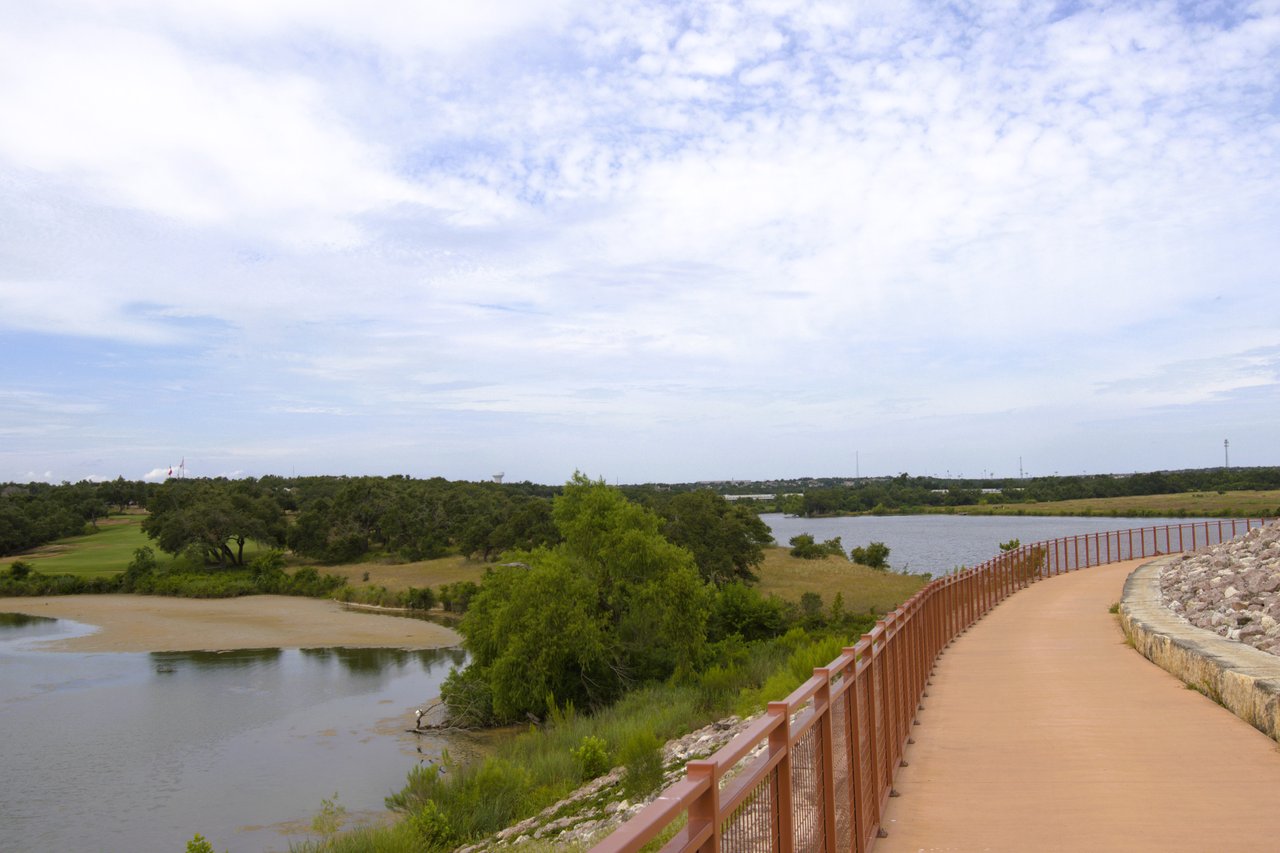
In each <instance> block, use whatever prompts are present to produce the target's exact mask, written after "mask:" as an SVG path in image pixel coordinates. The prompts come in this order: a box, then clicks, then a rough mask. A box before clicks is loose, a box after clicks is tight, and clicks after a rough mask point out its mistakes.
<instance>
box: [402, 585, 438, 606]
mask: <svg viewBox="0 0 1280 853" xmlns="http://www.w3.org/2000/svg"><path fill="white" fill-rule="evenodd" d="M404 606H405V607H408V608H409V609H410V610H430V609H431V608H433V607H435V606H436V594H435V592H433V591H432V589H431V587H424V588H423V589H417V588H415V587H412V586H411V587H409V590H408V591H407V592H406V593H404Z"/></svg>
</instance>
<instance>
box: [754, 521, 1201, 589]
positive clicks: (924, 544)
mask: <svg viewBox="0 0 1280 853" xmlns="http://www.w3.org/2000/svg"><path fill="white" fill-rule="evenodd" d="M760 517H761V518H762V519H764V521H765V523H766V524H768V525H769V529H770V530H771V531H773V538H774V539H776V540H777V542H778V544H779V545H786V544H787V542H789V541H790V540H791V537H793V536H797V535H799V534H801V533H808V534H811V535H812V536H813V538H814V539H816V540H817V541H819V542H822V541H825V540H827V539H831V538H833V537H836V536H839V537H840V541H841V543H843V545H844V548H845V551H848V550H849V549H850V548H853V547H857V546H861V547H866V546H867V545H868V544H870V543H871V542H883V543H884V544H886V545H888V546H889V565H890V567H891V568H892V569H893V570H894V571H904V570H905V571H908V572H915V573H923V572H929V573H930V574H932V575H933V576H934V577H937V576H939V575H942V574H944V573H946V572H949V571H951V570H952V569H954V568H956V567H957V566H975V565H977V564H978V563H981V562H984V561H986V560H989V559H991V558H992V557H994V556H995V555H996V554H998V553H1000V543H1001V542H1008V541H1009V540H1010V539H1018V540H1020V541H1021V542H1022V544H1023V545H1029V544H1031V543H1033V542H1043V541H1044V540H1046V539H1057V538H1058V537H1060V536H1074V535H1076V534H1081V533H1101V532H1103V531H1107V530H1128V529H1130V528H1133V527H1152V526H1158V525H1165V524H1181V523H1184V522H1189V521H1195V520H1196V519H1192V518H1096V517H1089V518H1080V517H1074V516H1073V517H1064V516H1053V517H1049V516H1027V515H973V516H964V515H857V516H847V517H840V518H797V517H795V516H785V515H782V514H780V513H770V514H765V515H761V516H760Z"/></svg>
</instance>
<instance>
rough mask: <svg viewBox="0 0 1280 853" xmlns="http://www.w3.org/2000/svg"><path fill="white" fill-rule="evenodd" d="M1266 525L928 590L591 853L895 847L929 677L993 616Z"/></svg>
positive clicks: (1039, 551) (1018, 561)
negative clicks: (1042, 587) (1075, 580)
mask: <svg viewBox="0 0 1280 853" xmlns="http://www.w3.org/2000/svg"><path fill="white" fill-rule="evenodd" d="M1264 523H1266V522H1265V520H1264V519H1222V520H1215V521H1197V522H1188V523H1185V524H1172V525H1163V526H1155V527H1142V528H1134V529H1131V530H1119V531H1110V532H1104V533H1087V534H1082V535H1079V536H1066V537H1063V538H1061V539H1052V540H1049V541H1046V542H1038V543H1035V544H1032V545H1023V546H1021V547H1019V548H1017V549H1016V550H1013V551H1008V552H1005V553H1003V554H1000V555H999V556H997V557H993V558H992V559H990V560H988V561H987V562H985V563H982V564H981V565H979V566H976V567H974V568H972V569H962V570H961V571H958V572H955V573H953V574H949V575H945V576H943V577H941V578H938V579H936V580H934V581H932V582H930V583H929V584H928V585H926V586H925V587H923V588H922V589H921V590H920V591H919V592H917V593H916V594H915V595H914V596H912V597H911V600H910V601H908V602H907V603H906V604H903V605H902V606H901V607H899V608H898V609H897V610H895V611H893V612H892V613H889V614H887V615H886V616H885V617H884V619H881V620H880V621H879V622H877V623H876V625H875V628H873V629H872V630H871V632H870V633H867V634H863V635H862V637H861V638H860V639H859V640H858V642H857V643H855V644H854V645H853V646H851V647H849V648H846V649H845V650H844V652H843V654H841V655H840V657H838V658H836V659H835V660H833V661H832V662H831V663H829V664H828V665H827V666H824V667H819V668H817V669H815V670H814V671H813V677H812V678H810V679H809V680H808V681H806V682H805V683H804V684H802V685H800V687H798V688H797V689H796V690H795V692H793V693H792V694H791V695H790V696H788V697H787V698H786V699H784V700H782V701H781V702H770V703H769V705H768V708H767V710H766V711H765V713H764V715H762V716H761V717H760V718H758V719H757V720H755V721H754V722H753V723H752V724H751V725H750V726H749V727H748V728H747V729H746V730H744V731H743V732H742V733H741V734H739V735H738V736H737V737H736V738H734V739H733V740H732V741H730V742H729V743H728V744H726V745H725V746H724V747H723V748H722V749H720V751H718V752H717V753H715V754H714V755H712V756H711V757H710V758H708V759H707V760H705V761H690V762H689V764H688V766H687V768H686V773H685V778H684V779H682V780H681V781H679V782H676V783H675V784H673V785H672V786H670V787H669V788H667V789H666V790H664V791H663V792H662V793H661V794H660V795H659V796H658V798H657V799H656V800H654V801H653V802H652V803H650V804H649V805H648V806H646V807H645V808H644V809H643V810H642V811H641V812H640V813H638V814H637V815H636V816H635V817H633V818H632V819H631V820H629V821H627V822H626V823H625V824H623V825H622V826H620V827H619V828H618V829H617V830H616V831H615V832H614V833H613V834H612V835H610V836H608V837H607V838H605V839H603V840H602V841H601V842H600V843H599V844H597V845H596V846H595V847H593V848H592V853H624V851H627V853H630V852H631V851H638V850H640V849H641V847H643V846H644V845H645V844H647V843H648V842H650V841H652V840H653V839H654V838H657V837H658V836H660V835H662V834H664V833H665V832H667V831H669V829H670V827H672V826H673V825H675V824H677V822H678V821H679V820H680V819H681V818H682V817H684V816H687V820H686V821H685V823H684V825H683V826H682V827H681V828H680V829H679V830H678V831H677V832H676V833H675V835H674V836H673V837H672V838H671V839H670V840H669V841H667V842H666V844H665V845H664V846H663V847H662V848H661V849H662V850H663V851H672V852H673V851H686V852H687V851H702V853H720V851H752V853H764V851H768V852H769V853H810V851H812V853H819V851H822V852H823V853H825V851H836V850H840V851H856V853H865V852H866V851H868V850H870V849H871V848H872V846H873V845H874V843H875V839H876V838H877V837H878V836H883V835H885V834H886V833H885V831H884V828H883V827H882V826H881V815H882V814H883V813H884V808H885V805H886V804H887V803H888V800H889V797H890V796H892V795H893V794H894V791H893V778H894V776H895V775H896V771H897V769H898V767H899V766H900V765H901V762H902V756H903V751H904V750H905V748H906V745H907V744H908V742H909V740H910V736H911V732H912V726H913V725H915V724H916V719H915V715H916V711H917V710H919V708H920V707H921V706H920V705H919V702H920V700H921V698H922V697H923V696H924V695H925V686H926V685H927V683H928V677H929V672H930V669H931V668H932V666H933V662H934V660H935V659H936V658H937V656H938V654H939V653H941V651H942V650H943V648H944V647H945V646H946V645H947V644H948V643H950V642H951V640H952V639H953V638H954V637H955V636H956V635H957V634H959V633H961V632H962V631H964V630H966V629H967V628H968V627H969V626H970V625H972V624H973V623H974V622H976V621H977V620H978V619H980V618H981V617H982V616H983V615H984V614H985V613H986V612H987V611H988V610H990V609H991V608H992V607H994V606H995V605H996V604H999V603H1000V602H1001V601H1002V600H1004V599H1005V598H1007V597H1008V596H1009V595H1011V594H1012V593H1014V592H1016V591H1018V590H1019V589H1021V588H1023V587H1024V586H1027V585H1028V584H1029V583H1031V582H1032V581H1035V580H1039V579H1040V578H1045V577H1051V576H1053V575H1057V574H1062V573H1063V572H1068V571H1074V570H1075V569H1083V568H1086V567H1089V566H1096V565H1100V564H1102V563H1113V562H1119V561H1121V560H1130V559H1139V558H1143V557H1153V556H1158V555H1160V554H1168V553H1174V552H1177V551H1183V550H1189V549H1195V548H1199V547H1203V546H1205V545H1213V544H1217V543H1219V542H1222V541H1225V540H1227V539H1232V538H1234V537H1235V536H1237V535H1238V534H1239V533H1241V532H1247V531H1248V530H1249V529H1251V528H1252V527H1255V526H1258V525H1260V524H1264Z"/></svg>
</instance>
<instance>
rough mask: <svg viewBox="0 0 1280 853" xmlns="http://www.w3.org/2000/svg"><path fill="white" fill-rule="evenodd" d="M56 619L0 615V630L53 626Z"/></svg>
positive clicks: (23, 614)
mask: <svg viewBox="0 0 1280 853" xmlns="http://www.w3.org/2000/svg"><path fill="white" fill-rule="evenodd" d="M57 621H58V620H57V619H50V618H49V617H48V616H29V615H28V614H26V613H0V628H25V627H27V626H28V625H39V624H41V623H44V624H46V625H50V626H51V625H53V623H54V622H57Z"/></svg>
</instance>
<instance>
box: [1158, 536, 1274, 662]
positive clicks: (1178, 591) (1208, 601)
mask: <svg viewBox="0 0 1280 853" xmlns="http://www.w3.org/2000/svg"><path fill="white" fill-rule="evenodd" d="M1160 592H1161V596H1162V598H1163V601H1164V604H1165V606H1166V607H1168V608H1169V609H1170V610H1172V611H1173V612H1174V613H1177V614H1178V615H1179V616H1182V617H1183V618H1185V619H1186V620H1187V621H1188V622H1190V623H1191V624H1192V625H1195V626H1196V627H1198V628H1205V629H1208V630H1210V631H1213V632H1215V633H1216V634H1219V635H1220V636H1223V637H1226V638H1227V639H1229V640H1238V641H1240V642H1242V643H1247V644H1248V645H1251V646H1253V647H1254V648H1257V649H1261V650H1262V651H1264V652H1270V653H1271V654H1273V655H1280V523H1278V522H1272V523H1270V524H1267V525H1265V526H1263V527H1255V528H1254V529H1253V530H1250V531H1249V532H1248V533H1246V534H1245V535H1244V536H1241V537H1239V538H1238V539H1233V540H1231V541H1230V542H1224V543H1222V544H1221V545H1211V546H1209V547H1207V548H1201V549H1200V550H1199V551H1196V552H1194V553H1191V554H1186V555H1184V556H1183V557H1182V559H1180V560H1177V561H1175V562H1173V563H1170V564H1169V565H1168V566H1166V567H1165V570H1164V572H1163V573H1162V574H1161V575H1160Z"/></svg>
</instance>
